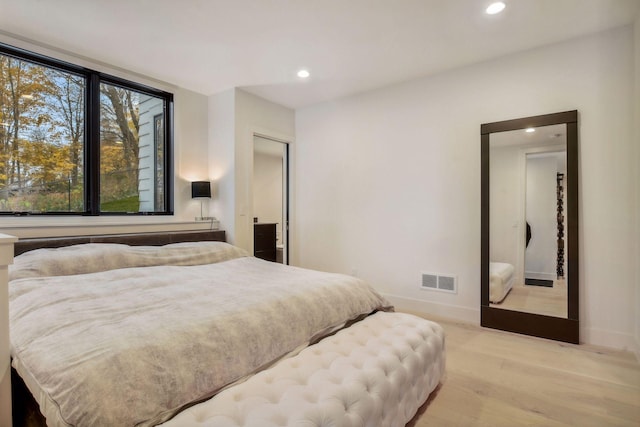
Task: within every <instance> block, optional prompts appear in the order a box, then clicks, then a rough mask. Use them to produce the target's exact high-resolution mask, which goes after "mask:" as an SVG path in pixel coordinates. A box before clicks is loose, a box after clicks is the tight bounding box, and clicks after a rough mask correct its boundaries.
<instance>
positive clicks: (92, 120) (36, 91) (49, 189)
mask: <svg viewBox="0 0 640 427" xmlns="http://www.w3.org/2000/svg"><path fill="white" fill-rule="evenodd" d="M172 102H173V96H172V95H171V94H170V93H167V92H163V91H159V90H156V89H152V88H148V87H146V86H142V85H139V84H135V83H132V82H129V81H125V80H121V79H118V78H116V77H112V76H108V75H105V74H102V73H99V72H96V71H92V70H88V69H86V68H82V67H77V66H74V65H71V64H67V63H63V62H60V61H56V60H53V59H50V58H46V57H42V56H38V55H35V54H31V53H28V52H24V51H21V50H17V49H14V48H10V47H8V46H4V45H0V213H2V214H12V215H16V214H22V215H27V214H82V215H100V214H123V213H128V214H170V213H171V211H172V202H171V180H170V178H172V174H171V168H170V159H171V152H170V147H171V143H170V141H171V139H170V135H171V133H170V125H171V117H170V112H171V105H172Z"/></svg>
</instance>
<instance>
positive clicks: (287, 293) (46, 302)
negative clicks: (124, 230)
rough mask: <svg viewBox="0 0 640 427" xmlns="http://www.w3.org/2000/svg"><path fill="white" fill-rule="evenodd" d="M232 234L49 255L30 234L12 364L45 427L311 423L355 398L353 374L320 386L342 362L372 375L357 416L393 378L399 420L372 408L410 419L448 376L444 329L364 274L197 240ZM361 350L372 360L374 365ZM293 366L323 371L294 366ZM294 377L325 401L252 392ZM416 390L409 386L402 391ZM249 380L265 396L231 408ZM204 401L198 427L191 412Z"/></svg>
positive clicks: (90, 245)
mask: <svg viewBox="0 0 640 427" xmlns="http://www.w3.org/2000/svg"><path fill="white" fill-rule="evenodd" d="M148 237H151V236H148ZM220 237H221V236H220V234H217V235H214V237H212V236H208V237H207V236H202V235H201V236H199V237H194V235H193V234H192V233H186V234H184V235H182V236H181V235H180V233H173V234H167V233H164V234H163V235H162V238H161V239H160V240H158V236H157V235H155V236H153V238H154V239H155V240H153V241H152V243H153V244H155V245H158V246H150V245H148V244H146V243H147V242H148V239H147V238H146V237H144V236H142V237H141V236H140V235H138V236H137V237H134V236H131V235H129V236H121V237H120V238H113V239H112V238H103V237H98V236H94V237H91V238H89V239H88V240H86V239H85V240H80V241H78V240H77V239H76V240H73V241H72V244H71V245H70V246H66V245H65V243H67V242H69V241H70V240H67V241H64V242H63V241H60V240H59V241H54V242H51V243H52V244H53V246H56V248H43V249H35V248H36V247H39V246H43V245H44V246H46V245H47V242H46V241H43V242H33V241H32V242H31V245H32V246H31V247H29V249H32V250H30V251H28V252H25V253H24V254H22V255H18V256H16V258H15V260H14V265H13V266H12V267H11V268H10V271H9V279H10V282H9V296H10V324H11V354H12V366H13V368H14V369H15V372H16V373H17V375H18V376H19V377H20V379H21V380H22V381H23V382H24V384H25V386H26V388H27V389H28V390H29V392H30V394H31V395H32V396H33V398H34V399H35V401H36V402H37V404H38V407H39V409H40V411H41V412H42V414H43V415H44V417H45V418H46V424H47V425H49V426H65V427H66V426H85V425H105V426H106V425H119V426H120V425H122V426H126V425H131V426H134V425H135V426H151V425H158V424H161V423H165V424H166V425H167V426H179V425H198V424H199V423H201V422H205V424H206V425H212V426H216V425H219V426H229V425H236V424H230V423H229V419H230V418H226V421H224V420H223V421H220V420H218V421H216V420H215V419H214V418H215V417H218V416H220V410H219V409H217V408H219V407H221V406H220V405H222V407H225V408H236V409H235V410H236V411H238V408H245V409H243V410H242V411H241V414H240V415H239V416H240V418H242V420H245V416H246V414H249V413H253V414H254V418H252V419H253V421H252V422H253V424H251V422H250V420H249V421H246V422H244V421H243V422H238V423H237V425H246V426H249V425H256V426H257V425H260V426H265V425H271V424H269V423H268V422H267V421H268V420H270V419H272V418H273V416H272V415H273V414H274V413H276V412H277V413H278V414H279V415H278V416H279V417H280V418H279V420H280V421H283V420H284V421H287V420H288V421H290V422H293V423H295V422H297V421H298V420H306V421H308V420H310V419H313V417H321V418H322V417H324V416H325V415H326V414H325V413H324V412H322V411H324V410H320V409H319V408H323V406H322V405H321V404H320V403H319V402H320V401H327V402H333V401H334V400H332V399H333V398H332V397H331V396H334V397H335V396H342V395H343V394H344V393H347V392H348V393H355V391H354V390H355V389H353V387H355V386H354V384H356V383H354V382H353V381H349V382H347V383H346V384H344V383H340V384H338V383H337V382H335V381H333V382H332V381H329V382H327V384H326V386H324V387H320V388H318V387H315V386H310V385H309V384H311V383H310V381H311V380H310V378H311V377H314V378H315V377H318V376H319V377H322V375H325V376H327V375H329V374H328V373H326V372H330V371H331V369H336V368H335V367H336V366H338V367H340V366H342V367H343V368H342V371H341V372H342V374H343V378H354V381H355V379H358V378H359V379H360V383H357V384H360V386H358V387H356V388H357V390H358V392H359V393H361V394H362V398H359V399H358V401H369V402H370V405H369V406H366V407H364V406H359V407H358V408H359V409H357V410H356V412H357V411H360V412H362V413H361V414H360V415H358V416H359V417H360V418H361V417H364V416H369V417H370V416H371V410H370V409H372V408H376V407H379V408H383V409H384V405H382V403H383V402H382V403H381V402H379V401H378V400H379V399H380V396H382V397H384V396H385V395H384V393H382V394H380V390H387V392H389V390H393V384H395V386H396V388H398V391H396V392H395V393H397V394H398V393H399V395H398V402H403V403H402V405H400V404H396V405H395V406H396V407H399V408H403V410H402V414H399V415H398V416H397V417H396V416H393V417H392V420H391V421H389V420H388V419H387V418H385V417H382V413H376V412H375V411H374V412H373V414H374V415H375V416H377V417H379V418H380V420H381V421H380V423H375V424H373V425H404V423H406V422H408V421H409V420H410V419H411V418H412V417H413V415H414V414H415V413H416V411H417V409H418V408H419V407H420V405H422V404H423V403H424V402H425V400H426V399H427V397H428V395H429V394H430V393H431V392H432V391H433V390H434V389H435V387H436V386H437V385H438V383H439V381H440V379H441V377H442V375H443V372H444V354H445V353H444V334H443V332H442V328H440V327H439V326H438V325H437V324H435V323H433V322H429V321H427V320H424V319H419V318H415V317H414V316H409V315H403V314H400V313H393V310H392V307H391V306H390V304H389V303H388V302H387V301H386V300H385V299H384V298H383V297H381V296H380V295H379V294H378V293H376V292H375V291H374V290H373V289H372V288H371V287H370V286H369V285H367V284H366V283H365V282H363V281H362V280H359V279H357V278H353V277H350V276H345V275H340V274H330V273H322V272H317V271H312V270H306V269H302V268H296V267H291V266H285V265H282V264H277V263H271V262H267V261H264V260H260V259H257V258H254V257H251V256H248V254H247V253H246V252H245V251H243V250H242V249H239V248H236V247H234V246H232V245H229V244H227V243H224V242H222V241H199V240H200V239H202V238H210V239H211V240H221V239H220ZM223 237H224V236H223V235H222V239H223ZM82 239H84V238H82ZM167 239H168V240H167ZM63 240H64V239H63ZM184 240H186V242H185V241H184ZM121 242H127V243H128V244H123V243H121ZM25 244H26V242H25ZM24 247H25V246H24V245H23V246H20V247H19V248H18V249H17V250H16V253H17V254H20V253H22V252H23V250H24ZM354 334H355V335H354ZM381 334H382V335H384V334H386V335H385V336H386V338H384V339H382V338H380V336H381ZM336 340H338V341H336ZM345 349H348V351H347V350H345ZM367 352H368V354H369V356H367V357H368V359H363V355H365V354H367ZM314 360H315V362H314ZM349 360H351V362H348V361H349ZM362 360H370V361H369V362H366V363H367V365H366V366H369V368H370V369H369V371H367V369H365V368H366V366H365V365H363V364H362V363H364V362H362ZM292 363H293V364H294V365H296V366H310V367H311V366H315V368H314V369H312V370H311V371H305V372H304V374H301V373H299V372H298V373H296V372H297V371H296V370H295V369H292V367H291V365H287V364H292ZM349 363H351V365H350V364H349ZM345 366H346V367H347V368H345ZM349 366H350V367H349ZM345 369H346V371H345ZM320 372H325V374H320ZM367 372H368V374H366V373H367ZM380 372H383V373H385V374H387V375H386V376H385V375H382V377H380V375H378V374H379V373H380ZM287 373H290V374H292V375H294V376H297V378H298V380H299V381H297V383H298V386H300V384H306V385H307V387H308V391H307V392H305V393H307V394H308V393H312V392H313V393H320V394H319V395H318V396H316V399H319V400H315V401H314V400H313V399H310V400H309V402H313V403H312V404H310V405H308V406H309V407H308V408H307V410H306V411H302V412H300V411H297V412H296V411H292V410H284V409H283V408H289V407H290V405H291V403H290V402H289V403H287V400H286V399H284V398H282V399H276V400H277V404H275V403H273V402H272V403H273V405H271V406H270V407H269V409H268V410H267V409H265V407H264V406H260V405H256V404H255V402H256V397H255V393H254V391H255V390H260V389H261V388H260V384H261V383H260V382H261V381H263V380H264V378H265V376H266V377H267V378H271V381H280V384H281V386H280V387H281V388H282V387H283V386H282V384H285V385H287V387H284V390H285V391H286V390H288V389H290V388H291V387H293V385H292V384H291V383H290V382H288V381H290V378H288V377H287ZM293 373H295V374H293ZM363 374H365V375H364V377H362V375H363ZM301 375H306V376H307V378H306V380H305V381H301V380H300V378H301ZM367 375H368V376H367ZM329 376H330V375H329ZM414 377H417V378H421V380H420V381H416V380H415V379H414ZM390 379H392V380H393V381H391V380H390ZM399 379H401V380H402V381H400V380H399ZM387 383H388V384H387ZM391 383H393V384H392V385H389V384H391ZM405 383H406V384H405ZM385 384H386V385H385ZM405 386H406V389H407V390H412V391H411V392H410V393H409V392H407V393H406V396H404V395H403V393H404V392H403V390H400V389H404V388H405ZM390 387H391V388H390ZM412 387H413V388H412ZM247 388H249V390H251V392H250V393H248V392H246V389H247ZM243 389H244V390H245V392H244V395H245V396H254V398H252V399H253V400H252V399H249V400H248V401H243V402H238V403H237V404H231V403H229V402H237V393H238V390H243ZM262 389H263V390H270V389H271V387H269V386H266V387H265V386H263V387H262ZM373 389H376V390H378V392H376V393H377V394H375V393H373V392H372V391H371V390H373ZM404 391H406V390H404ZM322 393H325V394H322ZM299 394H300V393H294V395H299ZM302 394H304V393H302ZM374 395H375V396H378V400H376V399H375V398H374V397H373V396H374ZM322 396H325V397H322ZM327 396H328V397H327ZM225 399H227V400H225ZM228 399H231V400H230V401H229V400H228ZM265 399H266V400H267V401H268V400H269V398H268V397H266V398H265V397H261V398H260V399H258V400H259V401H261V402H262V401H264V400H265ZM323 399H324V400H323ZM367 399H368V400H367ZM376 402H377V403H376ZM274 405H275V406H274ZM294 406H295V407H297V408H300V407H301V406H300V405H294ZM278 407H279V408H280V409H277V408H278ZM252 408H257V409H255V411H254V410H252ZM274 408H276V409H274ZM331 408H333V406H331V405H329V409H327V411H328V413H333V412H331V411H332V410H333V409H335V408H333V409H331ZM194 411H195V413H197V414H199V415H198V416H197V417H196V418H197V419H198V421H197V420H196V419H193V418H189V417H190V416H192V415H193V413H194ZM256 411H257V412H256ZM264 411H267V412H264ZM274 411H275V412H274ZM318 411H320V412H321V413H318ZM334 412H335V411H334ZM384 413H385V414H387V415H386V416H387V417H388V416H389V415H388V414H389V413H390V410H389V409H386V410H385V411H384ZM236 415H238V414H236ZM400 415H401V416H400ZM332 416H334V417H338V418H340V417H342V418H343V419H342V421H340V420H338V422H342V423H343V424H342V425H351V424H344V420H345V419H350V418H349V417H352V416H353V414H351V415H349V416H348V415H347V413H346V412H344V411H343V412H339V411H338V412H336V413H333V415H332ZM283 417H284V418H283ZM290 417H293V418H290ZM295 417H298V418H295ZM300 417H302V418H300ZM236 418H237V417H236ZM247 420H248V419H247ZM256 420H258V421H256ZM385 420H386V421H385ZM269 422H271V421H269ZM256 423H257V424H256ZM274 425H278V424H274ZM285 425H286V424H285ZM354 425H357V424H354Z"/></svg>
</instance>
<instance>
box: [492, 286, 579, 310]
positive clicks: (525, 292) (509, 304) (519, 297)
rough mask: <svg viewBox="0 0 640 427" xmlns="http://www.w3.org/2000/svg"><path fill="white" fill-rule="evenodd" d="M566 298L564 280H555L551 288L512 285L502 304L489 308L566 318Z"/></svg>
mask: <svg viewBox="0 0 640 427" xmlns="http://www.w3.org/2000/svg"><path fill="white" fill-rule="evenodd" d="M567 298H568V296H567V282H566V280H555V281H554V283H553V287H551V288H547V287H544V286H532V285H522V284H521V285H514V286H513V288H511V290H510V291H509V293H508V294H507V296H506V297H505V298H504V300H503V301H502V302H500V303H498V304H493V303H492V304H491V307H495V308H505V309H508V310H515V311H523V312H525V313H536V314H544V315H547V316H554V317H562V318H566V317H567Z"/></svg>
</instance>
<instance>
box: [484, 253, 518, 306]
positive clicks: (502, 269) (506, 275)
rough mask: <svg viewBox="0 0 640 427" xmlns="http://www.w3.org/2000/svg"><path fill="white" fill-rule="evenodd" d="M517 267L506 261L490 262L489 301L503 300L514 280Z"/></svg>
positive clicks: (498, 301)
mask: <svg viewBox="0 0 640 427" xmlns="http://www.w3.org/2000/svg"><path fill="white" fill-rule="evenodd" d="M514 272H515V269H514V267H513V265H511V264H507V263H505V262H492V263H490V264H489V301H490V302H492V303H493V304H498V303H500V302H502V301H503V300H504V299H505V297H506V296H507V294H508V293H509V291H510V290H511V288H512V287H513V282H514Z"/></svg>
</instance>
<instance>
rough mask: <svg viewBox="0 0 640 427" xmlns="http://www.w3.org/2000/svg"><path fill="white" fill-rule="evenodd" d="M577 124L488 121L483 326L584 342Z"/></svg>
mask: <svg viewBox="0 0 640 427" xmlns="http://www.w3.org/2000/svg"><path fill="white" fill-rule="evenodd" d="M577 122H578V113H577V111H567V112H562V113H554V114H547V115H542V116H534V117H526V118H521V119H514V120H506V121H501V122H494V123H487V124H484V125H482V126H481V144H482V147H481V153H482V184H481V185H482V285H481V286H482V297H481V324H482V326H486V327H492V328H497V329H502V330H507V331H511V332H518V333H524V334H528V335H534V336H538V337H543V338H550V339H555V340H560V341H567V342H572V343H578V342H579V322H578V286H579V285H578V283H579V282H578V232H577V230H578V173H577V171H578V126H577V124H578V123H577Z"/></svg>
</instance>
